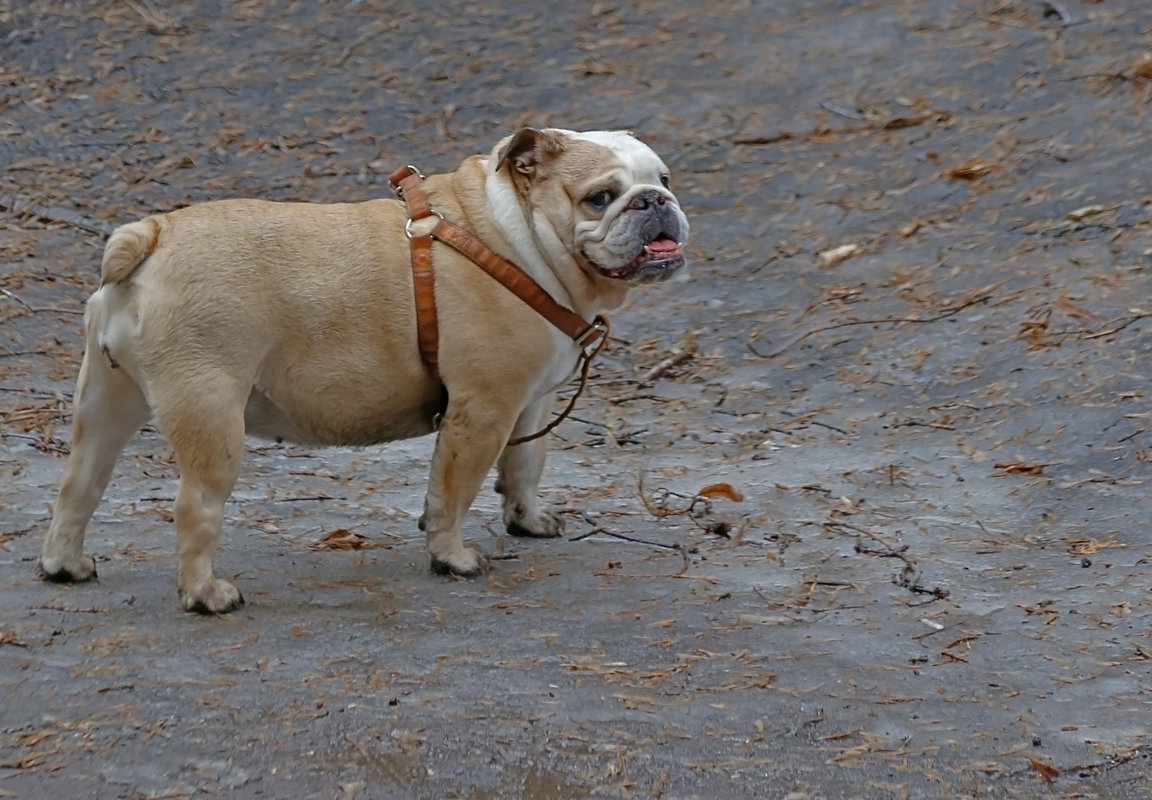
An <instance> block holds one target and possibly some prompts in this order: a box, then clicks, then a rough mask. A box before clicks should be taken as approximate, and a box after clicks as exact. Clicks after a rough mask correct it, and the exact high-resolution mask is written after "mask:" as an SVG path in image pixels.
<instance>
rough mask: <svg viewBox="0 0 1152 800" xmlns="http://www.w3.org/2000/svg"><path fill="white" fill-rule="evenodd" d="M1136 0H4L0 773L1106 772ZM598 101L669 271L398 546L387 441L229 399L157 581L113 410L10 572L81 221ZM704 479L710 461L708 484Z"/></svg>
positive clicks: (84, 257)
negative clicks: (453, 498)
mask: <svg viewBox="0 0 1152 800" xmlns="http://www.w3.org/2000/svg"><path fill="white" fill-rule="evenodd" d="M1150 97H1152V8H1149V7H1148V6H1147V4H1146V3H1144V2H1142V1H1141V0H1102V1H1101V2H1086V1H1085V2H1081V1H1080V0H1063V2H1041V1H1040V0H1035V1H1033V0H1020V1H1017V0H973V2H964V3H955V2H944V1H943V0H919V1H917V2H912V1H911V0H908V1H907V2H896V1H894V0H874V1H873V2H835V1H834V0H828V1H826V2H799V0H789V1H788V2H779V3H761V2H734V3H724V4H712V5H710V6H708V7H706V8H702V7H701V6H700V5H699V4H698V3H688V2H678V1H676V0H670V1H669V2H659V3H658V2H646V3H645V2H638V3H632V4H623V3H610V2H598V3H591V4H575V3H574V4H567V5H552V6H548V7H544V6H542V5H540V4H536V3H528V2H501V3H496V2H487V3H485V2H475V3H448V4H445V5H444V6H442V7H428V6H425V5H417V4H409V3H401V2H396V3H372V2H350V3H346V2H335V3H322V4H320V3H315V4H314V3H303V2H235V3H221V2H199V3H197V2H175V3H168V4H163V5H162V4H159V3H153V2H150V1H149V0H134V1H133V2H86V3H80V2H54V3H46V2H41V1H40V0H31V1H30V2H23V3H19V4H17V3H13V2H7V3H4V2H0V289H2V290H3V292H2V293H0V576H2V577H0V609H3V610H2V611H0V686H2V687H3V697H4V701H3V705H2V706H0V797H15V798H45V797H93V798H185V797H187V798H193V797H209V796H217V797H228V798H312V797H316V798H329V797H333V798H341V799H349V800H350V799H351V798H425V797H459V798H474V799H475V800H480V798H506V797H519V798H584V797H662V798H695V797H700V798H753V797H755V798H781V799H783V798H787V799H788V800H804V799H805V798H977V797H979V798H1037V797H1054V798H1101V800H1114V799H1119V800H1123V799H1124V798H1133V799H1135V798H1146V797H1148V796H1149V794H1150V791H1152V780H1150V778H1149V773H1150V772H1152V769H1150V760H1149V752H1150V751H1149V719H1150V711H1152V634H1150V632H1149V631H1150V618H1152V603H1150V601H1152V597H1150V593H1149V586H1150V584H1149V576H1150V574H1152V544H1150V542H1149V537H1148V529H1149V522H1150V517H1152V501H1150V499H1149V490H1148V486H1149V454H1148V450H1147V448H1148V447H1149V446H1150V445H1149V443H1150V441H1152V440H1150V439H1149V428H1150V427H1152V425H1150V420H1152V412H1150V411H1149V405H1148V399H1149V395H1150V388H1149V383H1148V370H1147V368H1146V366H1145V365H1146V363H1147V360H1148V356H1149V353H1150V352H1152V338H1150V335H1149V333H1150V330H1152V323H1150V321H1149V318H1150V317H1152V300H1150V292H1149V290H1150V288H1152V286H1150V281H1149V276H1148V270H1149V267H1150V266H1152V221H1150V211H1149V209H1150V204H1152V191H1150V189H1149V186H1150V185H1152V180H1150V179H1152V157H1150V156H1152V152H1150V145H1149V137H1148V133H1147V131H1148V129H1149V121H1148V108H1149V98H1150ZM523 124H536V125H555V126H560V127H568V128H579V129H589V128H618V127H619V128H628V129H631V130H634V131H635V132H636V133H637V134H638V135H640V136H641V137H642V138H643V139H645V140H646V141H648V142H649V143H650V144H652V146H653V147H654V148H655V149H656V150H657V151H658V152H660V153H661V154H662V155H664V156H665V158H666V160H667V161H668V162H669V164H670V165H671V166H672V168H673V188H674V189H675V190H676V191H677V193H678V194H679V196H680V199H681V201H682V203H683V205H684V206H685V208H686V210H687V211H688V213H689V217H690V220H691V222H692V226H693V238H692V241H691V243H690V245H689V257H690V260H691V261H692V263H693V267H692V274H691V277H690V280H688V281H686V282H683V283H676V284H670V285H665V286H660V287H648V288H644V289H641V290H637V291H636V292H635V293H634V294H633V295H632V296H631V297H632V299H631V300H630V302H629V305H628V306H627V307H626V308H624V309H622V310H621V311H620V312H619V313H617V314H616V315H615V316H614V318H613V331H614V336H615V340H614V342H613V345H612V347H611V348H610V351H609V352H608V353H606V354H605V355H604V356H603V357H602V358H601V359H600V360H599V362H598V364H597V369H596V371H595V373H594V376H593V381H592V387H591V390H590V392H589V395H588V397H587V398H586V399H583V400H582V401H581V404H580V406H579V409H578V411H577V412H576V417H577V419H575V420H573V421H570V422H568V423H565V424H564V425H563V426H562V427H561V428H559V429H558V431H557V433H556V434H555V435H554V436H553V441H552V445H551V456H550V462H549V468H548V470H547V472H546V475H545V481H544V484H545V496H546V498H547V499H548V500H549V501H550V502H552V503H555V504H557V505H561V506H563V507H566V508H568V509H570V513H569V514H568V515H567V522H568V526H567V536H566V538H564V539H562V540H556V541H546V542H541V541H536V542H522V541H519V540H508V539H506V538H505V537H504V536H503V535H502V533H501V531H500V525H499V521H500V520H499V505H498V502H497V498H496V496H495V495H494V494H493V493H492V492H491V491H489V490H486V491H485V492H484V493H483V494H482V496H481V497H480V498H479V499H478V500H477V503H476V505H475V506H474V509H473V512H472V514H471V516H470V519H469V524H468V526H467V529H466V536H467V538H469V539H471V540H473V541H475V542H477V543H478V544H479V545H480V546H482V547H483V548H484V549H485V550H487V551H488V552H489V553H490V554H491V555H493V556H494V557H495V558H494V567H493V569H492V571H491V572H490V573H488V574H487V575H486V576H485V577H483V578H480V579H476V580H472V581H454V580H451V579H446V578H441V577H437V576H434V575H432V574H430V573H429V571H428V568H427V559H426V556H425V554H424V552H423V543H422V541H421V537H420V535H419V532H418V531H417V529H416V517H417V516H418V514H419V511H420V507H421V503H422V497H423V487H424V481H425V474H426V470H427V461H428V457H429V454H430V450H431V441H430V440H427V439H424V440H416V441H412V442H406V443H398V444H394V445H390V446H387V447H381V448H370V449H365V450H326V451H309V450H306V449H303V448H298V447H292V446H271V445H267V444H264V443H259V442H256V441H252V442H251V447H250V450H249V452H248V454H247V462H246V468H245V471H244V473H243V475H242V478H241V482H240V484H239V486H238V487H237V491H236V493H235V495H234V498H233V501H232V502H231V503H230V504H229V506H228V525H227V527H228V530H227V533H226V536H225V543H224V546H223V548H222V551H221V553H220V556H219V558H218V569H219V571H220V572H221V574H224V575H227V576H229V577H230V578H231V579H233V580H235V581H236V582H237V584H238V586H239V587H240V588H241V589H242V591H243V592H244V594H245V596H246V597H247V599H248V604H247V605H246V606H245V607H244V608H243V609H242V610H241V611H239V612H237V613H234V614H231V615H228V616H226V617H219V618H216V617H210V618H204V617H199V616H195V615H190V614H186V613H184V612H181V611H180V610H179V607H178V604H177V601H176V598H175V577H174V568H175V541H174V532H173V530H172V525H171V506H172V499H173V497H174V492H175V480H176V471H175V467H174V465H173V462H172V459H171V451H170V449H169V448H168V446H167V444H166V442H165V441H164V440H163V438H162V437H160V436H159V435H158V434H157V433H156V432H155V431H154V430H152V429H146V430H145V431H144V432H143V433H142V434H141V436H140V437H138V439H137V440H136V441H135V442H134V443H133V444H132V445H131V446H130V448H129V450H128V451H127V452H126V453H125V456H124V458H123V459H122V461H121V465H120V468H119V470H118V472H117V474H116V477H115V478H114V480H113V485H112V486H111V487H110V489H109V492H108V494H107V496H106V498H105V502H104V504H103V505H102V506H101V508H100V510H99V511H98V512H97V514H96V516H95V517H94V519H93V522H92V525H91V526H90V529H89V536H88V548H89V550H90V552H93V553H94V554H95V555H96V556H97V559H98V566H99V571H100V580H99V582H98V583H94V584H87V585H79V586H60V585H55V584H46V583H43V582H41V581H39V580H38V579H37V577H36V574H35V559H36V555H37V553H38V551H39V547H40V542H41V536H42V534H43V531H44V529H45V527H46V525H47V521H48V519H49V516H50V506H51V504H52V502H53V501H54V498H55V490H56V486H57V482H58V481H59V477H60V474H61V471H62V469H63V463H64V454H65V453H66V452H67V448H68V441H69V434H70V430H69V423H70V418H69V407H68V400H69V398H70V392H71V389H72V382H73V380H74V377H75V372H76V368H77V367H78V364H79V358H80V355H81V349H82V346H83V345H82V337H81V314H82V308H83V301H84V298H85V297H86V295H87V294H88V292H90V291H91V290H92V289H93V288H94V287H95V284H96V279H97V274H98V264H99V255H100V248H101V247H102V245H103V241H104V239H105V238H106V236H107V233H108V232H109V231H110V230H111V229H112V228H113V227H114V226H115V225H117V224H121V223H124V222H127V221H130V220H132V219H136V218H138V217H140V216H142V215H145V214H149V213H153V212H157V211H164V210H169V209H171V208H175V207H179V206H182V205H186V204H189V203H193V202H198V201H203V200H209V199H216V198H221V197H235V196H245V197H265V198H270V199H294V200H312V201H317V202H331V201H352V200H359V199H368V198H373V197H378V196H381V195H382V194H384V193H386V191H387V189H386V186H385V184H386V176H387V175H388V173H390V172H391V171H392V170H393V169H394V168H395V167H396V166H398V165H400V164H404V163H415V164H417V165H418V166H420V168H421V169H422V170H424V171H426V172H433V171H442V170H448V169H451V168H453V167H454V165H455V164H456V163H458V162H459V161H460V160H461V159H462V158H464V157H466V156H467V155H470V154H472V153H475V152H483V151H487V150H488V149H489V148H490V147H491V146H492V144H493V143H494V142H495V141H497V140H498V139H499V138H500V137H501V136H503V135H504V134H506V133H507V132H509V131H512V130H514V129H515V128H517V127H518V126H520V125H523ZM737 497H739V498H742V499H740V500H739V502H737V501H736V499H735V498H737Z"/></svg>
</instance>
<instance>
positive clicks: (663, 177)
mask: <svg viewBox="0 0 1152 800" xmlns="http://www.w3.org/2000/svg"><path fill="white" fill-rule="evenodd" d="M660 183H661V184H662V185H663V186H664V188H665V189H667V188H668V184H669V180H668V176H667V175H661V176H660Z"/></svg>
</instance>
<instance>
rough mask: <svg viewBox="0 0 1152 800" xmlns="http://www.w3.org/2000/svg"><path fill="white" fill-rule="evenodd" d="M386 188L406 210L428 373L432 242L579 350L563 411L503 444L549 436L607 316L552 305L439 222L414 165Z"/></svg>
mask: <svg viewBox="0 0 1152 800" xmlns="http://www.w3.org/2000/svg"><path fill="white" fill-rule="evenodd" d="M388 186H389V187H390V188H391V189H392V191H393V192H395V193H396V196H397V197H399V198H400V199H401V200H403V201H404V205H405V206H406V207H407V209H408V220H407V222H405V224H404V235H405V236H407V237H408V240H409V242H410V243H411V249H412V286H413V292H414V294H415V300H416V333H417V339H418V342H419V346H420V357H421V358H422V359H423V360H424V364H425V366H427V367H428V369H429V370H430V371H431V372H432V374H433V375H435V376H437V377H439V368H438V357H437V354H438V351H439V325H438V322H437V317H436V294H435V289H436V280H435V274H434V271H433V267H432V242H433V240H435V241H438V242H443V243H444V244H446V245H448V246H449V247H451V248H452V249H453V250H456V251H457V252H458V253H460V254H461V255H463V256H464V257H465V258H467V259H468V260H469V261H471V262H472V263H473V264H475V265H476V266H478V267H480V268H481V269H482V270H484V271H485V272H487V273H488V274H489V275H491V276H492V277H493V278H495V279H496V280H497V281H499V282H500V283H501V284H502V285H503V286H504V287H505V288H506V289H508V291H510V292H512V294H514V295H516V296H517V297H519V298H520V299H521V300H523V301H524V302H525V303H527V304H528V306H530V307H531V308H532V309H533V310H534V311H535V312H536V313H538V314H539V315H540V316H542V317H544V319H546V320H547V321H548V322H550V323H551V324H552V325H553V326H555V327H556V328H558V329H559V330H561V331H562V332H563V333H564V334H565V335H567V336H568V337H569V338H570V339H572V341H574V342H575V343H576V344H577V345H578V346H579V348H580V385H579V387H578V388H577V389H576V393H575V394H574V395H572V398H571V400H570V401H569V402H568V405H567V407H566V408H565V409H564V410H563V411H562V412H561V413H560V414H559V415H558V416H557V417H555V418H553V419H552V421H551V422H549V423H548V425H546V426H545V427H544V428H543V429H542V430H539V431H537V432H536V433H534V434H532V435H530V436H521V437H519V438H517V439H512V440H511V441H509V442H508V444H509V445H517V444H523V443H524V442H530V441H532V440H533V439H538V438H540V437H541V436H544V435H545V434H547V433H549V432H550V431H551V430H552V429H553V428H555V427H556V426H557V425H559V424H560V423H561V422H563V421H564V419H565V418H566V417H567V416H568V415H569V414H570V413H571V412H572V409H573V408H575V406H576V400H577V399H578V398H579V397H580V395H581V393H583V391H584V388H585V386H586V385H587V383H588V370H589V368H590V366H591V364H592V359H593V358H595V357H596V355H597V354H598V353H599V352H600V351H601V350H603V349H604V346H605V345H606V344H607V343H608V333H609V324H608V318H607V317H605V316H603V315H602V314H597V315H596V317H595V319H593V320H592V322H588V321H587V320H585V319H584V318H583V317H581V316H580V315H579V314H577V313H576V312H575V311H572V310H571V309H569V308H566V307H565V306H563V305H561V304H560V303H558V302H556V300H555V298H553V297H552V295H550V294H548V292H547V290H545V289H544V287H542V286H541V285H540V284H538V283H537V282H536V281H534V280H533V279H532V277H531V276H529V275H528V273H526V272H524V270H522V269H520V268H519V267H518V266H516V265H515V264H513V263H512V262H511V261H509V260H508V259H506V258H503V257H502V256H500V255H498V254H497V253H495V252H493V250H492V248H490V247H488V245H486V244H484V243H483V242H482V241H480V239H478V238H477V237H476V236H475V235H473V234H472V233H470V232H469V231H466V230H465V229H463V228H461V227H460V226H459V225H456V224H455V223H452V222H449V221H448V220H446V219H444V215H443V214H441V213H440V212H438V211H436V210H434V209H433V208H432V205H431V203H430V201H429V199H428V193H427V192H425V191H424V176H423V175H422V174H421V173H420V171H419V170H418V169H416V167H414V166H412V165H411V164H409V165H408V166H405V167H401V168H400V169H398V170H396V171H395V172H394V173H392V176H391V177H390V178H389V179H388ZM429 217H436V218H437V219H436V222H435V224H433V226H432V227H431V229H430V230H428V231H427V232H418V231H417V230H416V229H415V227H414V223H417V222H419V221H420V220H423V219H428V218H429Z"/></svg>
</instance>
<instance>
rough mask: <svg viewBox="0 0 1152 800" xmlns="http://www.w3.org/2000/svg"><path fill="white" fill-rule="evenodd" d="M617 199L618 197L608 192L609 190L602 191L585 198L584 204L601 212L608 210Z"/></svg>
mask: <svg viewBox="0 0 1152 800" xmlns="http://www.w3.org/2000/svg"><path fill="white" fill-rule="evenodd" d="M615 199H616V195H614V194H613V193H612V192H610V191H608V190H607V189H601V190H600V191H598V192H593V193H592V194H590V195H588V196H587V197H585V198H584V202H585V203H587V204H588V205H590V206H592V207H593V208H595V209H598V210H599V209H604V208H607V207H608V205H609V204H610V203H611V202H612V201H613V200H615Z"/></svg>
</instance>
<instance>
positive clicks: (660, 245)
mask: <svg viewBox="0 0 1152 800" xmlns="http://www.w3.org/2000/svg"><path fill="white" fill-rule="evenodd" d="M648 249H649V250H653V251H655V252H657V253H674V252H676V251H677V250H679V249H680V245H679V243H677V241H676V240H675V239H653V240H652V241H650V242H649V243H648Z"/></svg>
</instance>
